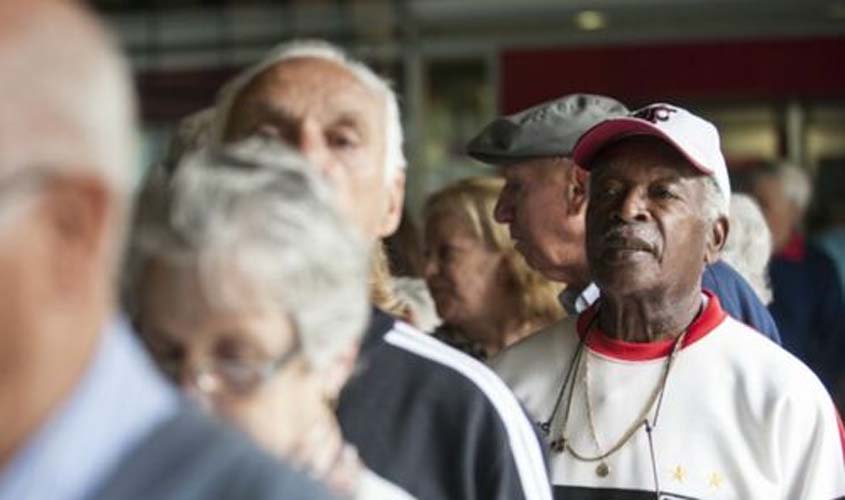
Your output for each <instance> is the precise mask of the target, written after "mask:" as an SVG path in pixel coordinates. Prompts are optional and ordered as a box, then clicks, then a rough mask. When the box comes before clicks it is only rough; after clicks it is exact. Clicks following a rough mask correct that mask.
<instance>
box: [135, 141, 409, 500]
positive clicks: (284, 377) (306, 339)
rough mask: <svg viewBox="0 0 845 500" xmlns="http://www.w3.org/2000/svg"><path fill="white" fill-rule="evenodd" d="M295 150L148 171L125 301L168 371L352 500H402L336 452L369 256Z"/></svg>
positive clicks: (221, 152) (347, 452)
mask: <svg viewBox="0 0 845 500" xmlns="http://www.w3.org/2000/svg"><path fill="white" fill-rule="evenodd" d="M312 172H313V169H311V168H310V167H309V166H307V165H305V164H304V160H303V159H302V158H301V157H299V156H298V155H297V154H295V153H294V152H292V151H291V150H289V149H287V148H285V147H283V146H280V145H278V144H277V143H274V142H271V141H264V140H258V139H253V140H249V141H246V142H243V143H239V144H236V145H233V146H231V147H228V148H225V149H201V150H200V151H199V152H197V153H196V154H193V155H191V156H188V157H187V159H185V160H184V161H183V162H182V163H181V164H180V165H178V168H176V169H175V171H174V172H173V173H172V174H170V173H168V172H166V171H165V170H164V169H157V170H156V171H154V172H153V174H152V176H151V178H150V179H149V182H148V183H147V185H146V187H145V189H144V190H143V192H142V195H141V200H140V203H139V211H138V213H137V214H136V218H135V224H134V228H133V234H132V238H131V243H130V249H129V257H128V260H127V270H126V271H127V272H126V280H125V287H124V300H125V305H126V308H127V311H128V312H129V314H130V316H131V318H132V320H133V322H134V324H135V326H136V327H137V329H138V331H139V332H140V333H141V336H142V338H143V340H144V342H145V343H146V345H147V347H148V348H149V350H150V352H151V353H152V356H153V358H155V360H156V361H157V362H158V364H159V365H160V367H161V368H162V370H163V371H164V372H165V373H166V374H167V375H169V376H170V377H171V378H172V379H173V381H174V382H177V383H178V384H180V385H181V386H182V387H183V388H184V389H185V391H186V392H188V393H189V394H191V395H193V396H195V397H196V398H197V399H198V400H199V401H200V402H201V403H202V404H203V405H204V406H206V407H208V408H209V409H212V410H214V411H215V412H217V413H219V414H221V415H222V416H224V417H226V418H228V419H229V420H230V421H232V422H233V423H234V424H235V425H236V426H238V427H240V428H241V429H243V430H244V431H246V432H247V433H249V434H251V435H252V436H253V437H254V438H255V439H256V440H257V441H258V442H259V443H260V444H262V445H264V446H265V447H266V448H267V449H268V450H269V451H271V452H273V453H276V454H278V455H280V456H282V457H285V458H288V459H291V460H293V461H295V462H299V463H300V464H302V465H303V467H305V468H306V469H308V470H309V471H310V472H312V473H313V474H314V475H315V476H317V477H319V478H322V479H324V480H326V481H327V482H328V483H329V485H331V486H333V487H334V489H335V491H336V492H337V493H339V494H341V495H343V496H344V497H349V498H374V499H376V498H391V499H393V498H400V499H401V498H407V494H406V493H404V492H403V491H401V490H399V489H398V488H396V487H395V486H393V485H392V484H390V483H387V482H386V481H384V480H382V479H381V478H378V477H377V476H375V475H374V474H373V473H371V472H369V471H368V470H367V469H366V468H365V467H364V466H363V465H362V464H361V462H360V461H359V459H358V458H357V453H356V452H355V450H354V448H353V447H351V446H350V445H348V444H345V443H344V440H343V437H342V435H341V431H340V428H339V426H338V423H337V420H336V418H335V415H334V411H333V408H332V406H331V404H330V402H331V401H334V400H335V399H336V398H337V396H338V393H339V391H340V389H341V387H342V386H343V384H344V383H345V381H346V379H347V378H348V377H349V375H350V372H351V370H352V367H353V365H354V361H355V357H356V354H357V349H358V342H359V340H360V336H361V334H362V332H363V330H364V327H365V325H366V321H367V319H368V310H369V306H368V297H367V285H366V283H367V266H368V260H367V255H366V254H367V252H366V248H365V246H364V244H363V242H362V241H361V240H360V238H359V237H358V235H357V233H355V232H354V230H352V229H351V228H349V227H348V226H347V225H346V224H345V223H344V222H342V221H341V219H340V218H339V217H338V216H337V215H336V213H335V210H334V206H333V205H332V203H331V202H330V200H331V199H332V197H331V193H330V192H328V187H327V186H326V185H325V184H323V183H322V182H321V181H320V179H319V178H317V177H315V175H314V174H312Z"/></svg>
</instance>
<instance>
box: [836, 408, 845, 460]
mask: <svg viewBox="0 0 845 500" xmlns="http://www.w3.org/2000/svg"><path fill="white" fill-rule="evenodd" d="M834 411H835V412H836V422H837V423H838V424H839V442H840V443H841V444H842V457H843V458H845V425H843V424H842V415H840V414H839V410H837V409H836V408H834Z"/></svg>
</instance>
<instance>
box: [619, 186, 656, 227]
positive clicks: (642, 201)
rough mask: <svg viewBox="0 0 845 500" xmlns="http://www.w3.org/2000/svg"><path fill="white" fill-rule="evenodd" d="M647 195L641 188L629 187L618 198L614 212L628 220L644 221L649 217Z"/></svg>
mask: <svg viewBox="0 0 845 500" xmlns="http://www.w3.org/2000/svg"><path fill="white" fill-rule="evenodd" d="M646 198H647V196H646V193H645V192H643V190H640V189H630V190H628V192H627V193H625V195H624V196H622V197H621V198H620V200H619V204H618V205H617V209H616V213H617V215H618V217H619V218H620V219H622V220H624V221H628V222H645V221H647V220H648V219H649V214H648V203H647V201H648V200H647V199H646Z"/></svg>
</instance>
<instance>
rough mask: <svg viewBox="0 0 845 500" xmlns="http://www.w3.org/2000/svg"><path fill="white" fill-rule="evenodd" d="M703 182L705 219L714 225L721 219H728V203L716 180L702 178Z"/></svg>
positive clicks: (702, 208) (708, 177)
mask: <svg viewBox="0 0 845 500" xmlns="http://www.w3.org/2000/svg"><path fill="white" fill-rule="evenodd" d="M701 182H702V185H703V186H704V203H703V204H702V206H701V210H702V211H703V213H704V219H705V220H706V221H707V222H709V223H712V222H716V219H718V218H719V217H728V216H729V213H730V209H729V208H728V201H727V200H726V198H725V194H724V193H722V190H721V189H720V188H719V185H718V184H716V179H715V178H714V177H713V176H709V175H708V176H703V177H701Z"/></svg>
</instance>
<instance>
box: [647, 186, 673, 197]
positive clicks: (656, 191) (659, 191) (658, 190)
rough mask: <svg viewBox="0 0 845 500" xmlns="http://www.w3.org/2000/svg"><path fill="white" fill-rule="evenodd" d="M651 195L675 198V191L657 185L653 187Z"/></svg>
mask: <svg viewBox="0 0 845 500" xmlns="http://www.w3.org/2000/svg"><path fill="white" fill-rule="evenodd" d="M651 196H653V197H654V198H658V199H661V200H668V199H672V198H675V193H673V192H672V190H671V189H669V188H667V187H665V186H655V187H653V188H652V189H651Z"/></svg>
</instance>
